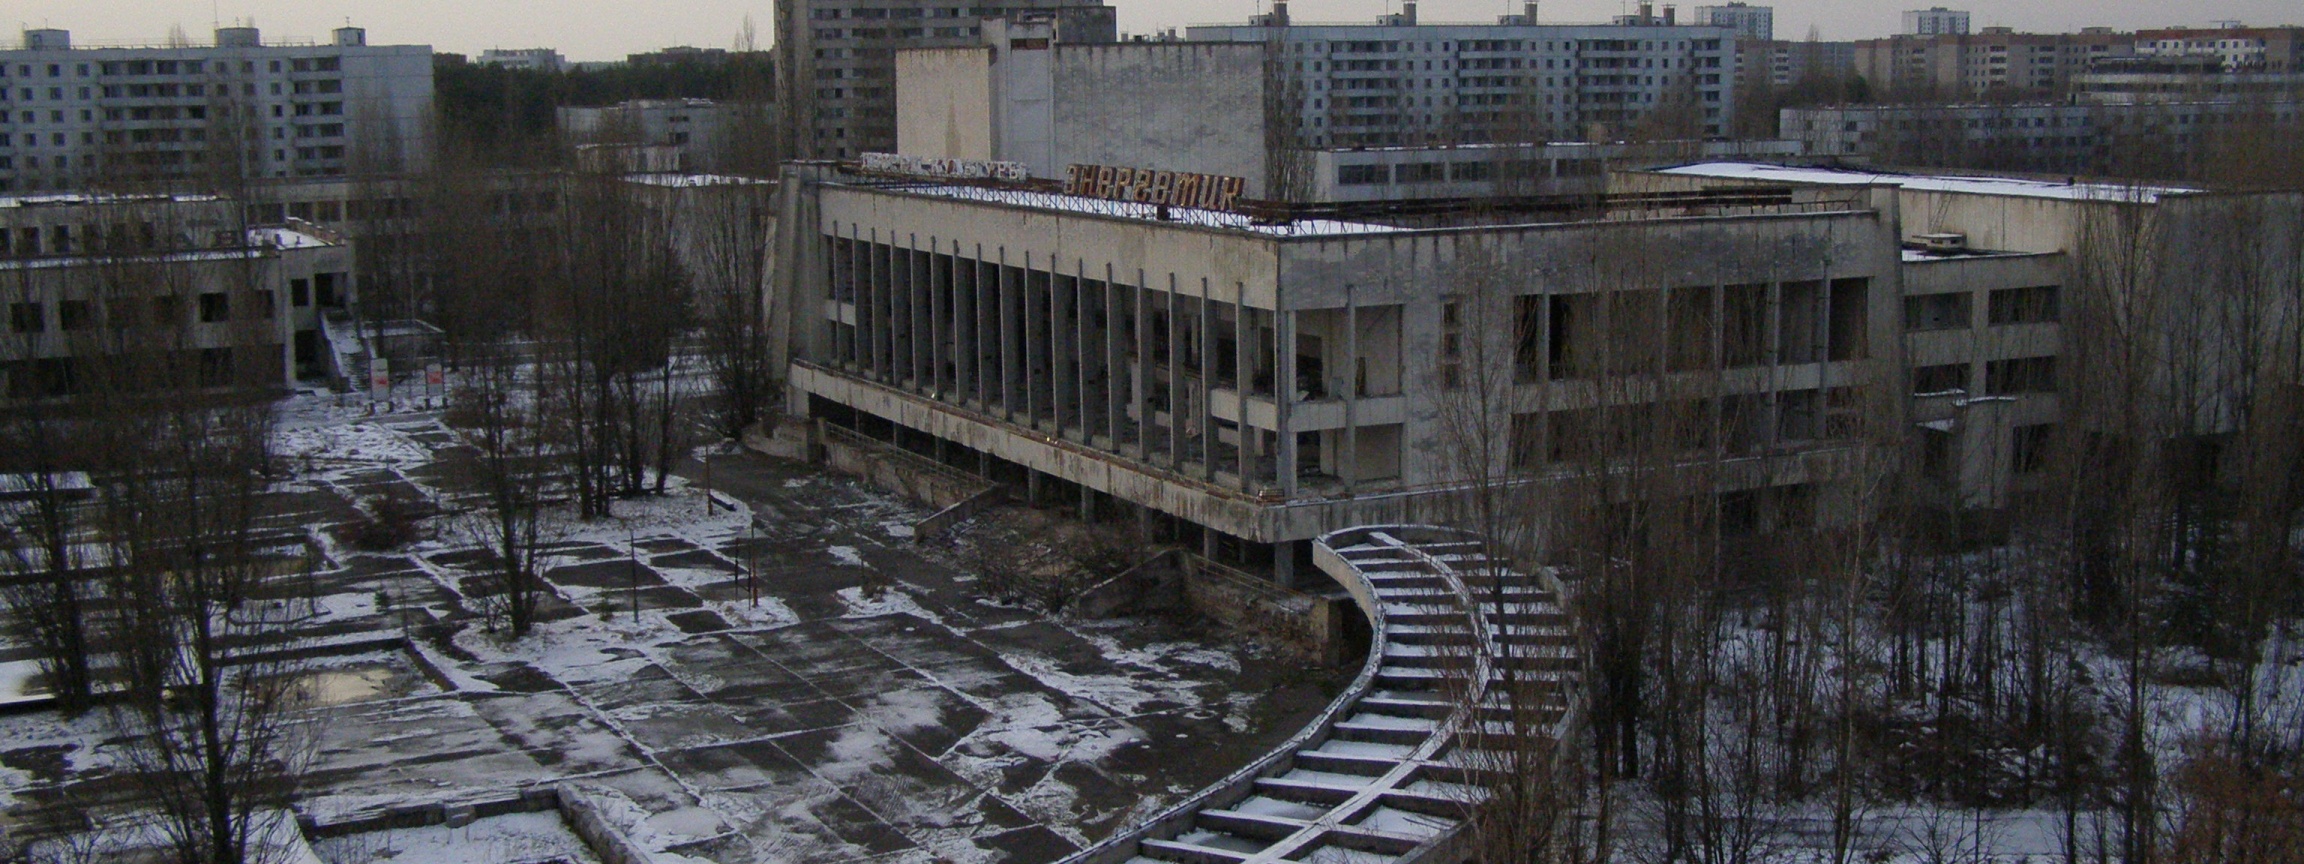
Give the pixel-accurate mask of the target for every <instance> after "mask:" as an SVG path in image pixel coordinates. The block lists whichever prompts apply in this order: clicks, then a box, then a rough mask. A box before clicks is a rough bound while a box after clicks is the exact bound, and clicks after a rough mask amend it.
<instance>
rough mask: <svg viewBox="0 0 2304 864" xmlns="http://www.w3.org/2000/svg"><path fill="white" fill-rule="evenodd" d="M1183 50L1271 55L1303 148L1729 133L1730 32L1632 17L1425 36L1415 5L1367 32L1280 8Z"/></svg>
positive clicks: (1467, 28) (1458, 27) (1509, 21)
mask: <svg viewBox="0 0 2304 864" xmlns="http://www.w3.org/2000/svg"><path fill="white" fill-rule="evenodd" d="M1273 8H1274V10H1275V11H1274V13H1273V14H1270V15H1266V16H1263V17H1261V18H1259V19H1257V20H1255V21H1252V22H1250V23H1248V24H1243V25H1222V26H1202V27H1192V28H1189V29H1187V30H1186V31H1185V35H1186V38H1188V39H1190V40H1193V41H1222V42H1250V43H1258V44H1265V45H1268V46H1270V48H1271V49H1272V50H1274V51H1276V52H1278V53H1277V54H1276V55H1275V57H1274V58H1273V61H1272V62H1273V64H1274V65H1273V76H1274V78H1275V79H1276V80H1277V81H1278V82H1279V86H1281V87H1282V88H1284V89H1285V91H1287V92H1292V93H1296V94H1301V95H1300V96H1295V97H1294V98H1291V99H1290V101H1291V102H1292V103H1295V104H1297V105H1298V106H1300V107H1299V108H1298V117H1297V121H1298V128H1297V129H1296V130H1294V131H1292V132H1290V135H1291V137H1293V138H1295V139H1298V140H1301V141H1303V142H1305V144H1307V145H1308V146H1311V147H1315V148H1319V147H1399V146H1419V145H1433V144H1461V143H1485V142H1492V141H1530V140H1616V139H1620V138H1622V137H1625V136H1626V135H1627V134H1628V133H1631V132H1634V131H1635V130H1639V129H1642V128H1643V127H1654V128H1655V129H1656V131H1660V132H1663V133H1665V134H1666V135H1667V137H1704V136H1718V135H1724V134H1726V130H1727V128H1728V124H1729V121H1730V120H1731V118H1733V117H1734V115H1735V110H1734V109H1735V98H1736V94H1735V90H1736V88H1735V80H1734V76H1735V56H1736V54H1735V51H1736V49H1735V31H1734V30H1732V29H1731V28H1728V27H1719V26H1709V25H1687V24H1681V23H1679V22H1678V21H1677V20H1676V19H1675V18H1674V17H1673V16H1672V15H1671V14H1670V11H1669V10H1670V7H1666V8H1667V14H1666V15H1664V16H1661V17H1659V16H1656V15H1654V14H1652V13H1651V12H1650V11H1649V10H1650V9H1651V7H1650V6H1648V5H1647V4H1643V5H1642V6H1641V9H1642V11H1641V13H1640V14H1637V15H1627V16H1622V17H1621V18H1620V19H1619V21H1618V23H1614V24H1601V25H1568V24H1561V25H1549V24H1547V25H1539V24H1532V23H1528V22H1530V21H1531V20H1533V17H1532V15H1507V16H1504V17H1503V18H1501V19H1499V22H1498V23H1496V24H1423V23H1420V22H1419V21H1418V19H1417V13H1416V4H1415V3H1412V2H1411V3H1405V4H1403V5H1402V8H1403V9H1404V10H1405V11H1404V12H1402V13H1400V14H1395V15H1388V16H1385V17H1384V18H1383V19H1381V20H1379V21H1377V22H1376V23H1371V24H1295V23H1291V22H1290V19H1289V18H1288V16H1287V11H1286V8H1287V4H1286V3H1285V2H1281V3H1275V4H1273Z"/></svg>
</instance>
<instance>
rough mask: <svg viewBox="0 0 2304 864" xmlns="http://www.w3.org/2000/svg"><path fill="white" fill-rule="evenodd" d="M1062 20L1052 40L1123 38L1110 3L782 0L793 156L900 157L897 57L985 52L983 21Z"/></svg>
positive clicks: (780, 34)
mask: <svg viewBox="0 0 2304 864" xmlns="http://www.w3.org/2000/svg"><path fill="white" fill-rule="evenodd" d="M1035 11H1046V12H1053V13H1055V14H1056V21H1057V32H1056V36H1055V37H1054V38H1058V39H1061V40H1062V41H1064V42H1068V43H1085V42H1112V41H1115V40H1117V39H1118V38H1119V23H1118V19H1117V18H1116V17H1115V13H1114V10H1113V9H1112V8H1111V7H1109V6H1105V5H1104V4H1103V0H1004V2H1003V3H1002V5H999V6H954V5H947V4H945V3H942V2H938V0H777V2H776V61H777V69H776V78H777V86H778V87H779V88H780V91H781V92H780V98H779V101H781V102H782V103H783V104H784V105H786V106H788V107H787V108H786V109H785V112H784V113H785V116H786V117H788V118H790V120H789V122H788V123H787V127H786V130H785V142H786V151H787V152H788V153H790V154H791V155H793V156H796V157H799V158H828V159H840V158H852V157H855V156H858V155H861V154H864V153H871V152H889V151H892V150H894V149H896V110H895V109H896V52H897V51H898V50H899V49H904V48H956V47H968V46H973V45H976V44H979V42H980V40H981V39H982V26H983V21H984V19H987V18H999V17H1003V16H1006V15H1009V14H1013V13H1022V12H1035Z"/></svg>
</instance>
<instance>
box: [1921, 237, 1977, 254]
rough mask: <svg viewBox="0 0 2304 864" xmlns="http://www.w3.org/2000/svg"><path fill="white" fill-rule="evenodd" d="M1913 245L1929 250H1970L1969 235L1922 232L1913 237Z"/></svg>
mask: <svg viewBox="0 0 2304 864" xmlns="http://www.w3.org/2000/svg"><path fill="white" fill-rule="evenodd" d="M1912 245H1914V246H1917V247H1920V248H1921V249H1924V250H1927V251H1929V252H1965V251H1967V250H1968V235H1966V234H1953V233H1945V234H1922V235H1920V236H1918V237H1914V238H1912Z"/></svg>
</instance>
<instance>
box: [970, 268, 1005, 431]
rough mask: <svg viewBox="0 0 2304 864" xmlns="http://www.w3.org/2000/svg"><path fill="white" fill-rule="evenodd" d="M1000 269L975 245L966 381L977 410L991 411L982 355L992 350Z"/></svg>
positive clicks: (987, 364) (990, 389) (989, 368)
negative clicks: (993, 265)
mask: <svg viewBox="0 0 2304 864" xmlns="http://www.w3.org/2000/svg"><path fill="white" fill-rule="evenodd" d="M999 284H1000V271H998V270H995V269H993V268H992V265H991V264H989V263H987V262H986V261H985V260H984V244H981V243H979V244H976V257H975V258H973V259H971V260H970V261H969V262H968V321H969V324H968V374H969V379H968V384H969V387H970V388H972V391H973V395H974V396H975V397H976V407H977V409H979V410H981V411H983V412H984V413H986V414H990V413H992V394H993V392H994V391H993V387H992V367H993V364H992V363H991V362H989V358H988V357H987V356H986V355H991V354H995V353H996V347H997V345H998V344H999V335H1000V328H999V327H996V326H994V322H993V315H992V313H993V310H994V309H995V308H996V307H998V306H999V305H1000V303H999V295H998V286H999Z"/></svg>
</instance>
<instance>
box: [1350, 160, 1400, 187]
mask: <svg viewBox="0 0 2304 864" xmlns="http://www.w3.org/2000/svg"><path fill="white" fill-rule="evenodd" d="M1390 182H1392V169H1391V168H1389V167H1386V166H1383V165H1338V166H1336V185H1338V186H1382V185H1384V184H1386V183H1390Z"/></svg>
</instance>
